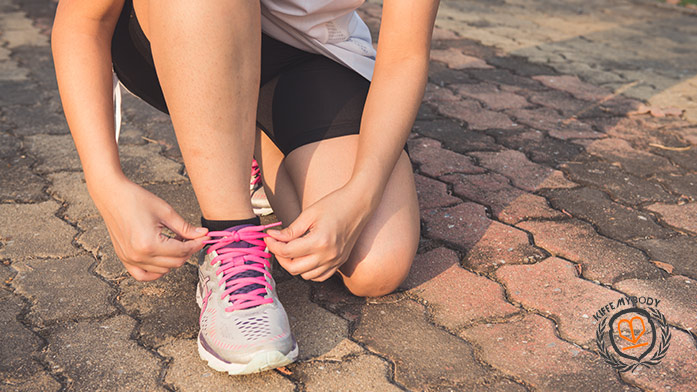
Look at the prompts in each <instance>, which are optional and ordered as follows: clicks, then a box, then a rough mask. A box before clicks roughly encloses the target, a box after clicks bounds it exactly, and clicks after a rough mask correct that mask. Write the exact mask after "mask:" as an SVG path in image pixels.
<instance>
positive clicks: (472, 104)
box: [438, 99, 518, 130]
mask: <svg viewBox="0 0 697 392" xmlns="http://www.w3.org/2000/svg"><path fill="white" fill-rule="evenodd" d="M438 111H439V112H440V113H441V114H443V115H445V116H449V117H453V118H456V119H459V120H462V121H465V122H467V125H468V127H469V128H470V129H474V130H484V129H514V128H516V127H518V125H517V124H515V123H514V122H513V121H511V119H510V118H508V116H506V115H505V114H502V113H496V112H492V111H490V110H486V109H484V108H482V107H481V105H480V104H479V103H478V102H477V101H474V100H470V99H467V100H460V101H446V102H443V103H442V104H440V105H439V106H438Z"/></svg>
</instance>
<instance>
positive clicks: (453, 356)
mask: <svg viewBox="0 0 697 392" xmlns="http://www.w3.org/2000/svg"><path fill="white" fill-rule="evenodd" d="M353 338H354V339H356V340H358V341H359V342H361V343H363V344H364V345H365V346H366V347H367V348H368V349H369V350H371V351H375V352H377V353H379V354H381V355H383V356H385V357H387V358H388V359H390V360H391V361H392V362H393V363H394V364H395V369H394V380H395V381H397V382H398V383H400V384H402V385H404V386H406V387H407V388H409V389H418V390H423V389H432V388H436V387H441V388H447V387H450V388H457V389H462V388H464V389H470V388H471V387H472V386H473V385H476V384H478V383H480V382H481V380H483V379H485V378H488V377H487V376H489V375H491V374H492V372H491V371H490V370H488V369H486V368H485V367H483V366H482V365H480V364H479V363H478V362H477V361H476V360H475V358H474V355H473V353H472V348H471V347H470V346H469V345H468V344H467V343H465V342H463V341H462V340H459V339H457V338H456V337H455V336H453V335H450V334H449V333H447V332H444V331H443V330H441V329H439V328H437V327H434V326H433V325H430V324H429V323H428V322H427V321H426V315H425V311H424V309H423V307H422V306H421V305H419V304H417V303H415V302H412V301H410V300H406V299H405V300H402V301H399V302H397V303H394V304H391V305H390V304H370V305H367V306H365V307H363V309H362V316H361V319H360V322H359V323H358V325H357V326H356V330H355V332H354V333H353ZM415 341H418V342H420V344H419V345H418V347H417V346H416V345H413V344H410V343H409V342H415Z"/></svg>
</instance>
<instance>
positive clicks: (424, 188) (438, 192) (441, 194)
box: [414, 174, 462, 210]
mask: <svg viewBox="0 0 697 392" xmlns="http://www.w3.org/2000/svg"><path fill="white" fill-rule="evenodd" d="M414 180H415V182H416V195H417V196H418V198H419V208H420V209H421V210H426V209H429V208H439V207H447V206H451V205H453V204H457V203H460V202H461V201H462V200H460V199H458V198H457V197H454V196H451V195H450V194H449V193H448V188H447V186H446V184H444V183H442V182H440V181H436V180H433V179H430V178H428V177H424V176H421V175H418V174H415V175H414Z"/></svg>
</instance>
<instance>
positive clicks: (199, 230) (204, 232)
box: [194, 227, 208, 234]
mask: <svg viewBox="0 0 697 392" xmlns="http://www.w3.org/2000/svg"><path fill="white" fill-rule="evenodd" d="M194 231H195V232H196V233H197V234H206V233H207V232H208V229H206V228H205V227H198V228H196V230H194Z"/></svg>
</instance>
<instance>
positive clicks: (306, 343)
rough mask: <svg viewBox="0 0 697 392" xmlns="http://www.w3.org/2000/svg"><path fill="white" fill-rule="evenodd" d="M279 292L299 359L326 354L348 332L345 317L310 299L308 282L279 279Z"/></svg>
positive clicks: (347, 334) (346, 335)
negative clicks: (297, 347)
mask: <svg viewBox="0 0 697 392" xmlns="http://www.w3.org/2000/svg"><path fill="white" fill-rule="evenodd" d="M278 295H279V298H280V299H281V303H283V307H284V308H285V309H286V312H287V313H288V321H290V327H291V330H292V331H293V335H295V339H296V340H297V342H298V346H299V348H300V355H299V357H298V358H299V359H301V360H306V359H311V358H315V357H319V356H321V355H323V354H326V353H328V352H330V351H332V349H334V348H335V347H336V346H338V345H339V344H340V343H341V341H342V340H344V339H345V338H346V337H348V336H349V332H348V322H347V321H346V320H344V319H342V318H340V317H339V316H337V315H335V314H333V313H330V312H329V311H327V310H325V309H323V308H322V307H320V306H318V305H316V304H314V303H312V302H310V285H309V284H308V283H306V282H304V281H301V280H300V279H291V280H288V281H285V282H282V283H279V284H278ZM317 326H321V328H318V327H317Z"/></svg>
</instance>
